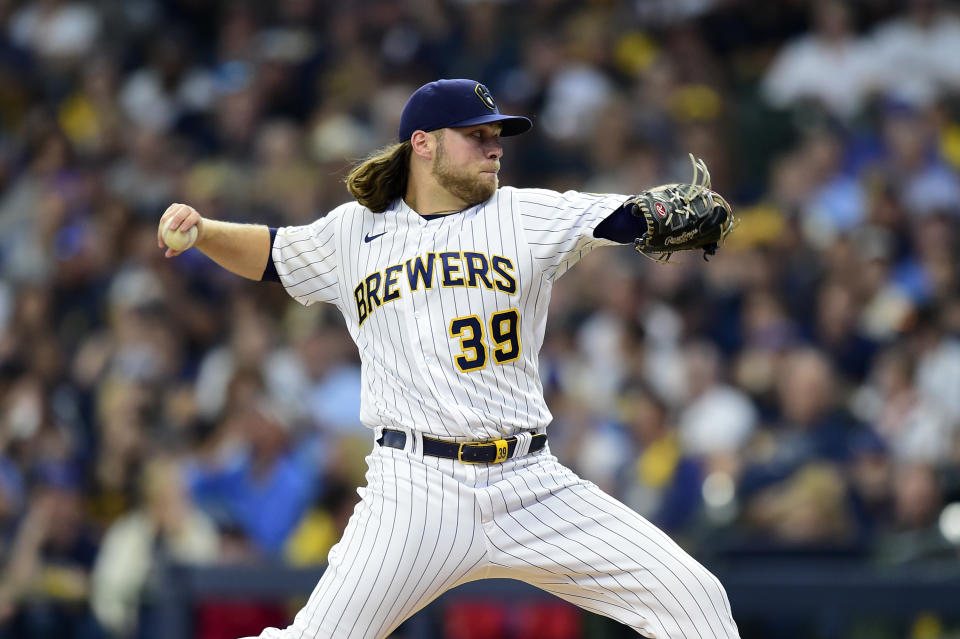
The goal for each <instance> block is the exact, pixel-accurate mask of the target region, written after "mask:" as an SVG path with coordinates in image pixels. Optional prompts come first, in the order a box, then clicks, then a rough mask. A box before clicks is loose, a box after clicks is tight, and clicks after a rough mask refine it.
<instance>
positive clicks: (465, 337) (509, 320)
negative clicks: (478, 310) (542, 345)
mask: <svg viewBox="0 0 960 639" xmlns="http://www.w3.org/2000/svg"><path fill="white" fill-rule="evenodd" d="M489 335H490V338H491V339H492V340H493V344H494V348H493V361H494V362H496V363H497V364H506V363H507V362H512V361H513V360H515V359H517V358H518V357H520V313H519V312H518V311H517V309H515V308H511V309H509V310H506V311H499V312H497V313H494V314H493V315H491V316H490V333H489ZM450 337H459V338H460V354H459V355H457V356H455V357H454V358H453V361H454V362H455V363H456V365H457V368H459V369H460V372H462V373H469V372H471V371H478V370H480V369H481V368H483V367H484V366H486V365H487V345H486V343H485V342H484V339H483V323H482V322H481V321H480V318H479V317H478V316H476V315H467V316H465V317H457V318H454V319H453V320H451V321H450Z"/></svg>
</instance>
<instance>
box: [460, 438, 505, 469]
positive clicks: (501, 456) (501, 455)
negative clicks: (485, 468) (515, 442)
mask: <svg viewBox="0 0 960 639" xmlns="http://www.w3.org/2000/svg"><path fill="white" fill-rule="evenodd" d="M464 446H496V447H497V454H496V456H495V457H494V458H493V461H492V462H477V461H469V460H466V459H464V458H463V447H464ZM509 450H510V449H509V448H508V445H507V440H505V439H495V440H493V441H491V442H462V443H461V444H460V447H459V448H457V460H458V461H459V462H460V463H462V464H501V463H503V462H505V461H507V455H508V454H509Z"/></svg>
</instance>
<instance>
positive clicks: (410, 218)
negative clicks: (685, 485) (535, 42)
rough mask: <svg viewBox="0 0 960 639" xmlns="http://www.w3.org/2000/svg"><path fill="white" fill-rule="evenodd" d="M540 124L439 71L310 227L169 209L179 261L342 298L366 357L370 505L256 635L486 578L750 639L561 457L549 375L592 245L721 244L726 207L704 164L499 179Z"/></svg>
mask: <svg viewBox="0 0 960 639" xmlns="http://www.w3.org/2000/svg"><path fill="white" fill-rule="evenodd" d="M530 127H531V122H530V120H528V119H527V118H524V117H518V116H510V115H505V114H501V113H500V111H499V110H498V108H497V105H496V103H495V102H494V99H493V96H491V94H490V92H489V91H488V90H487V88H486V87H485V86H484V85H482V84H480V83H478V82H475V81H473V80H439V81H436V82H431V83H429V84H426V85H424V86H423V87H421V88H420V89H418V90H417V91H416V92H415V93H414V94H413V95H412V96H411V97H410V99H409V100H408V101H407V104H406V106H405V107H404V109H403V112H402V115H401V120H400V130H399V139H398V142H397V143H396V144H394V145H392V146H390V147H388V148H386V149H383V150H381V151H379V152H377V153H375V154H374V155H373V156H371V157H369V158H368V159H366V160H365V161H363V162H361V163H360V164H359V165H358V166H356V167H355V168H354V170H353V171H352V172H351V173H350V175H349V177H348V179H347V186H348V188H349V190H350V193H351V194H352V195H353V196H354V198H356V201H354V202H350V203H348V204H344V205H342V206H339V207H337V208H336V209H334V210H333V211H331V212H330V213H328V214H327V215H326V216H324V217H322V218H320V219H319V220H317V221H316V222H314V223H312V224H310V225H307V226H297V227H285V228H279V229H272V228H267V227H266V226H256V225H242V224H231V223H227V222H221V221H216V220H211V219H206V218H203V217H201V215H200V214H199V213H198V212H197V211H195V210H194V209H192V208H191V207H190V206H187V205H185V204H173V205H171V206H170V207H169V208H168V209H167V210H166V212H165V213H164V214H163V217H162V218H161V220H160V224H159V227H158V242H159V243H160V246H161V247H163V246H165V245H166V246H167V247H168V248H167V251H166V256H167V257H173V256H175V255H178V254H179V253H180V252H181V251H179V250H174V249H173V248H169V247H170V246H171V245H176V246H178V247H185V248H189V245H190V244H191V242H193V245H195V246H196V247H197V248H198V249H200V250H201V251H203V252H204V253H205V254H207V255H208V256H209V257H211V258H212V259H213V260H215V261H216V262H218V263H219V264H220V265H222V266H223V267H224V268H227V269H229V270H230V271H232V272H234V273H237V274H238V275H242V276H244V277H247V278H250V279H253V280H276V281H279V282H280V283H281V284H282V285H283V286H284V287H285V289H286V290H287V292H288V293H289V294H290V295H291V296H292V297H293V298H294V299H296V300H297V301H298V302H300V303H301V304H305V305H309V304H313V303H315V302H327V303H330V304H335V305H336V306H337V308H338V309H339V310H340V312H341V313H342V314H343V316H344V318H345V320H346V324H347V327H348V329H349V331H350V334H351V336H352V337H353V339H354V341H355V342H356V344H357V347H358V349H359V351H360V358H361V363H362V372H363V375H362V377H363V388H362V408H361V412H360V419H361V421H362V422H363V423H364V424H365V425H366V426H368V427H369V428H370V429H371V430H372V431H373V432H372V437H371V439H372V446H373V450H372V452H371V453H370V455H369V456H368V457H367V464H368V467H369V470H368V472H367V475H366V481H367V484H366V486H365V487H363V488H360V489H359V493H360V495H361V497H362V499H361V501H360V503H359V504H358V505H357V507H356V510H355V511H354V513H353V516H352V517H351V518H350V522H349V524H348V526H347V528H346V531H345V532H344V535H343V538H342V539H341V540H340V542H339V543H338V544H337V545H335V546H334V547H333V548H332V549H331V551H330V554H329V558H328V567H327V569H326V571H325V573H324V575H323V578H322V579H321V580H320V582H319V583H318V584H317V586H316V588H315V589H314V591H313V593H312V594H311V595H310V598H309V600H308V602H307V604H306V606H304V608H303V609H302V610H301V611H300V612H299V613H298V614H297V615H296V618H295V619H294V621H293V624H292V625H291V626H289V627H288V628H285V629H275V628H269V629H267V630H264V631H263V632H262V633H261V634H260V637H262V638H264V639H307V638H310V639H319V638H323V639H361V638H365V639H374V638H380V637H386V636H388V635H389V634H390V633H391V632H392V631H393V629H394V628H396V627H397V626H398V625H399V624H400V623H401V622H402V621H403V620H404V619H406V618H408V617H409V616H410V615H412V614H413V613H414V612H416V611H417V610H419V609H420V608H422V607H424V606H425V605H427V604H428V603H429V602H430V601H432V600H433V599H434V598H436V597H437V596H438V595H440V594H441V593H443V592H444V591H445V590H447V589H449V588H453V587H454V586H457V585H458V584H462V583H464V582H468V581H472V580H475V579H484V578H488V577H498V578H513V579H520V580H522V581H526V582H528V583H530V584H533V585H535V586H537V587H539V588H542V589H544V590H546V591H548V592H551V593H553V594H555V595H557V596H558V597H562V598H563V599H566V600H567V601H570V602H572V603H574V604H576V605H577V606H580V607H581V608H584V609H586V610H590V611H593V612H596V613H599V614H602V615H606V616H608V617H612V618H613V619H616V620H618V621H620V622H621V623H624V624H626V625H628V626H630V627H632V628H633V629H635V630H636V631H637V632H638V633H640V634H642V635H644V636H646V637H656V638H657V639H666V638H670V639H694V638H696V639H731V638H734V637H738V636H739V635H738V633H737V627H736V624H735V623H734V621H733V617H732V615H731V613H730V605H729V602H728V600H727V596H726V593H725V592H724V589H723V587H722V586H721V585H720V583H719V582H718V581H717V579H716V578H715V577H714V576H713V575H711V574H710V573H709V572H708V571H707V570H706V569H705V568H704V567H703V566H701V565H700V564H699V563H697V561H695V560H694V559H693V558H692V557H690V556H689V555H688V554H687V553H686V552H684V551H683V550H682V549H681V548H680V547H679V546H678V545H677V544H675V543H674V542H673V541H672V540H671V539H670V538H669V537H668V536H667V535H666V534H664V533H663V532H662V531H660V530H659V529H658V528H656V527H655V526H653V525H652V524H651V523H650V522H648V521H647V520H646V519H644V518H643V517H641V516H640V515H638V514H637V513H635V512H633V511H631V510H630V509H629V508H627V507H626V506H624V505H623V504H621V503H619V502H618V501H617V500H615V499H613V498H612V497H610V496H609V495H607V494H605V493H603V492H602V491H600V490H599V489H598V488H597V487H596V486H594V485H593V484H591V483H590V482H587V481H584V480H582V479H580V478H579V477H577V475H575V474H574V473H573V472H571V471H570V470H569V469H567V468H566V467H564V466H563V465H562V464H560V463H559V462H558V461H557V459H556V457H554V456H553V455H551V454H550V446H549V443H548V435H547V426H548V425H549V424H550V420H551V415H550V412H549V411H548V410H547V406H546V404H545V403H544V399H543V392H542V388H541V383H540V375H539V374H538V353H539V351H540V347H541V344H542V342H543V336H544V329H545V327H546V322H547V307H548V304H549V301H550V291H551V288H552V286H553V283H554V282H555V281H556V280H557V278H558V277H560V276H561V275H563V273H565V272H566V271H567V269H569V268H570V267H571V266H573V265H574V264H576V262H577V261H578V260H579V259H580V258H581V257H582V256H583V255H584V254H586V253H588V252H589V251H591V250H593V249H594V248H597V247H600V246H610V245H618V244H632V245H634V247H635V248H636V250H637V251H639V252H641V253H643V254H645V255H648V256H650V257H653V258H654V259H659V260H665V259H667V258H669V256H670V254H671V253H673V252H675V251H679V250H691V249H702V250H703V251H704V252H705V255H708V254H712V253H713V252H714V251H716V250H717V248H718V247H719V246H720V244H722V242H723V239H724V237H725V236H726V234H727V233H728V232H729V231H730V229H732V228H733V225H734V217H733V213H732V211H731V209H730V207H729V206H728V204H727V203H726V202H725V201H724V199H723V198H722V197H720V196H719V195H718V194H717V193H715V192H714V191H712V190H711V189H710V178H709V173H708V172H707V169H706V166H704V164H703V163H702V162H700V161H697V160H694V177H693V180H692V182H691V183H690V184H679V185H665V186H661V187H657V188H654V189H651V190H649V191H645V192H643V193H641V194H639V195H634V196H631V195H612V194H606V195H598V194H592V193H579V192H575V191H568V192H566V193H557V192H554V191H549V190H543V189H520V188H512V187H500V186H499V183H498V178H497V173H498V171H499V169H500V158H501V156H502V155H503V149H502V147H501V145H500V138H501V137H502V136H509V135H517V134H520V133H523V132H525V131H527V130H528V129H530ZM192 229H196V231H195V232H194V231H192ZM177 233H179V234H181V236H179V237H174V235H175V234H177ZM183 234H189V236H188V238H187V240H186V241H183V237H182V235H183ZM194 235H195V239H194V237H193V236H194ZM165 237H166V238H168V239H169V240H170V242H169V244H165V242H164V238H165ZM178 240H179V241H180V243H179V244H178V243H177V241H178ZM185 248H183V249H182V250H185Z"/></svg>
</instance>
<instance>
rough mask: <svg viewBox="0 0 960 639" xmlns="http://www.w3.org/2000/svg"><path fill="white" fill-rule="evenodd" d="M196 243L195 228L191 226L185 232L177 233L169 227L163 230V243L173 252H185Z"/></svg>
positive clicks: (177, 231)
mask: <svg viewBox="0 0 960 639" xmlns="http://www.w3.org/2000/svg"><path fill="white" fill-rule="evenodd" d="M196 241H197V227H196V226H195V225H194V226H191V227H190V229H189V230H187V231H179V230H174V229H171V228H170V225H169V224H168V225H167V226H165V227H164V229H163V243H164V244H166V245H167V246H169V247H170V248H172V249H173V250H174V251H186V250H187V249H188V248H190V247H191V246H193V243H194V242H196Z"/></svg>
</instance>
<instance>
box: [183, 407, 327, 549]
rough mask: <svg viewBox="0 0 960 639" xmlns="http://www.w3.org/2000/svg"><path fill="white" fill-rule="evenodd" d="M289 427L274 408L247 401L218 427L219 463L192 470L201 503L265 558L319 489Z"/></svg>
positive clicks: (191, 481) (194, 489) (278, 546)
mask: <svg viewBox="0 0 960 639" xmlns="http://www.w3.org/2000/svg"><path fill="white" fill-rule="evenodd" d="M290 427H291V425H290V424H289V423H287V422H286V421H285V420H284V418H283V417H282V416H281V414H280V413H279V412H278V410H277V409H276V408H274V407H272V406H271V405H270V404H268V403H266V402H265V401H264V400H262V399H259V400H258V399H255V398H248V399H247V400H246V401H245V402H242V403H239V405H237V406H236V407H235V408H234V409H233V410H231V412H230V413H228V415H227V417H226V419H225V420H224V422H223V423H222V425H221V427H220V428H221V430H222V432H221V433H220V438H221V441H220V450H219V451H217V452H218V453H219V456H220V459H218V460H215V461H214V462H213V463H206V464H204V463H197V464H194V465H193V466H192V468H191V469H190V472H189V485H190V491H191V493H192V495H193V498H194V499H195V500H196V502H197V503H198V505H200V507H201V508H202V509H204V510H205V511H208V512H210V513H211V514H212V515H213V517H214V518H215V519H217V518H219V520H220V522H221V524H222V525H228V526H235V527H236V528H237V529H238V530H239V531H241V532H242V533H243V535H244V536H245V537H246V538H247V539H248V540H249V542H250V543H251V544H252V549H253V551H254V552H255V553H259V554H262V555H265V556H275V555H278V554H279V553H280V552H281V550H282V548H283V544H284V543H285V541H286V540H287V538H288V536H289V535H290V533H291V532H292V531H293V529H294V528H295V527H296V525H297V522H298V521H300V518H301V517H302V516H303V514H304V512H306V510H307V508H308V507H309V506H310V503H311V501H312V500H313V496H314V495H315V494H316V491H317V485H316V477H315V472H316V471H315V470H314V469H312V468H310V467H309V466H307V465H306V463H305V461H304V460H303V459H302V458H300V457H298V456H297V455H296V454H295V451H294V450H293V449H292V447H291V433H290V432H289V428H290Z"/></svg>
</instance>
